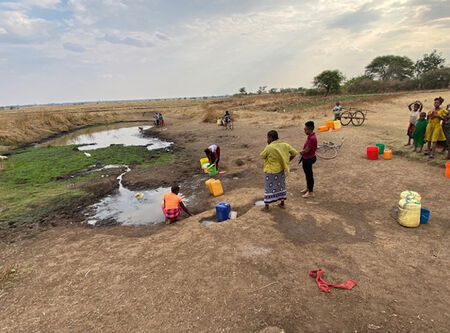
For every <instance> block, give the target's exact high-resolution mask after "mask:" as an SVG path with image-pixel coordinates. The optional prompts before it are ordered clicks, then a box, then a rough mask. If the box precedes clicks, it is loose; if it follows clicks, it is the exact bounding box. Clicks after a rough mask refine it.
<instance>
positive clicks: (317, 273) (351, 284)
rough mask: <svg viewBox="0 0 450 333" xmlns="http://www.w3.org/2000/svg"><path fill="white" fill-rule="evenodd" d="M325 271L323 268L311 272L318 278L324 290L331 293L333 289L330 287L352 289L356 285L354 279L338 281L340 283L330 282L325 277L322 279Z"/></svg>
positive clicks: (317, 280)
mask: <svg viewBox="0 0 450 333" xmlns="http://www.w3.org/2000/svg"><path fill="white" fill-rule="evenodd" d="M323 273H324V271H323V270H322V269H321V268H319V269H317V270H314V271H310V272H309V276H310V277H312V278H313V279H315V280H316V283H317V286H318V287H319V289H320V290H322V291H323V292H326V293H331V290H330V288H328V287H334V288H341V289H352V288H353V287H354V286H356V282H355V281H353V280H348V281H347V282H345V283H338V284H335V283H329V282H327V281H325V280H324V279H322V275H323Z"/></svg>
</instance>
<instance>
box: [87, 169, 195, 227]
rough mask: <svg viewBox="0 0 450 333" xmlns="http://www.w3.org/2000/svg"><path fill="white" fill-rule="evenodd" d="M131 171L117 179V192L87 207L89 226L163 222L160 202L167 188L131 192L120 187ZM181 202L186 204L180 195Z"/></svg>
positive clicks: (167, 190) (168, 189)
mask: <svg viewBox="0 0 450 333" xmlns="http://www.w3.org/2000/svg"><path fill="white" fill-rule="evenodd" d="M130 171H131V169H130V168H128V167H127V170H126V171H125V172H124V173H122V174H121V175H120V176H119V177H117V179H118V181H119V191H118V193H117V194H114V195H109V196H107V197H105V198H103V199H102V200H101V201H100V202H98V203H96V204H94V205H92V206H90V207H88V209H87V211H86V216H88V219H87V221H86V222H87V223H88V224H90V225H94V226H95V225H107V224H116V223H119V224H122V225H152V224H158V223H161V222H164V214H163V212H162V209H161V201H162V200H163V196H164V193H166V192H169V191H170V188H169V187H167V188H166V187H160V188H157V189H154V190H149V191H131V190H129V189H127V188H125V187H124V186H123V185H122V178H123V176H124V175H125V174H126V173H127V172H130ZM180 196H181V197H182V198H183V201H185V202H187V201H188V200H186V199H185V198H184V197H183V195H182V194H180Z"/></svg>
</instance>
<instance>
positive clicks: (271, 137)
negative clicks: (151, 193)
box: [155, 97, 450, 223]
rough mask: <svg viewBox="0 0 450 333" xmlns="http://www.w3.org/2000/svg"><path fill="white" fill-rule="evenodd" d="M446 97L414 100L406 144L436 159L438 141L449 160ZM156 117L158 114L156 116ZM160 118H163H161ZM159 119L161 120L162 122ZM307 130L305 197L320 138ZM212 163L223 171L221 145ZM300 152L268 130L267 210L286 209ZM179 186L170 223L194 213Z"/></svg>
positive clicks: (169, 207) (210, 153) (170, 205)
mask: <svg viewBox="0 0 450 333" xmlns="http://www.w3.org/2000/svg"><path fill="white" fill-rule="evenodd" d="M443 102H444V99H443V98H442V97H436V98H435V99H434V109H433V110H430V111H428V113H426V112H423V111H422V109H423V104H422V102H420V101H415V102H412V103H411V104H409V105H408V109H409V111H410V116H409V125H408V131H407V134H408V142H407V144H406V145H405V146H409V145H411V142H413V146H414V151H415V152H421V151H422V148H423V145H424V144H425V142H426V143H427V149H426V151H425V155H428V156H429V157H430V158H433V157H434V155H435V152H436V146H437V144H438V143H440V144H441V145H443V146H444V149H443V151H445V150H446V149H447V157H446V159H450V149H449V148H450V112H449V111H450V104H449V105H447V107H446V109H444V108H442V107H441V106H442V104H443ZM341 111H342V107H341V105H340V103H339V102H337V103H336V105H335V107H334V108H333V112H334V115H335V119H336V120H338V119H340V115H341ZM155 119H156V116H155ZM158 119H159V118H158ZM161 119H162V116H161ZM161 119H159V121H161ZM223 120H224V121H229V120H230V115H229V113H228V111H227V112H226V113H225V116H224V117H223ZM304 132H305V134H306V136H307V139H306V141H305V144H304V145H303V149H302V150H301V151H300V158H299V160H298V164H302V168H303V171H304V173H305V178H306V188H305V189H304V190H302V191H301V193H302V194H303V195H302V197H304V198H310V197H314V173H313V164H314V163H315V162H316V150H317V137H316V135H315V133H314V122H313V121H307V122H306V123H305V127H304ZM204 152H205V154H206V156H207V157H208V161H209V163H210V165H215V166H216V169H217V170H219V162H220V147H219V146H218V145H217V144H213V145H210V146H209V147H208V148H206V149H205V151H204ZM298 154H299V152H297V151H296V150H295V149H294V148H293V147H292V146H291V145H289V144H288V143H286V142H282V141H280V139H279V137H278V132H277V131H275V130H271V131H269V132H268V133H267V146H266V147H265V149H264V151H263V152H262V153H261V154H260V155H261V158H262V159H263V160H264V179H265V186H264V208H263V210H264V211H268V210H269V209H270V204H272V203H275V202H279V203H278V206H279V207H281V208H284V206H285V200H286V199H287V190H286V174H287V173H289V169H290V168H289V165H290V162H291V161H292V160H293V159H294V158H295V157H296V156H297V155H298ZM179 191H180V188H179V186H173V187H172V190H171V193H166V194H165V195H164V200H163V206H162V208H163V211H164V215H165V216H166V223H171V222H174V221H176V220H177V219H178V217H179V216H180V215H181V212H182V210H184V211H185V212H186V213H187V214H188V215H189V216H191V215H192V214H191V213H190V212H189V210H188V209H187V208H186V206H185V205H184V204H183V202H182V200H181V197H180V196H179V195H178V192H179Z"/></svg>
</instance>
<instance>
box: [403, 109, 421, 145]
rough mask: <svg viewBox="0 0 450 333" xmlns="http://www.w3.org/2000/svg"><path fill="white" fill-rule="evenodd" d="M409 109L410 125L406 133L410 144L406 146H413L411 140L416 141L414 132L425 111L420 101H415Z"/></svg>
mask: <svg viewBox="0 0 450 333" xmlns="http://www.w3.org/2000/svg"><path fill="white" fill-rule="evenodd" d="M413 105H414V107H413ZM408 109H409V125H408V130H407V132H406V134H407V135H408V142H407V143H406V144H405V146H409V145H411V140H413V139H414V130H415V129H416V121H417V119H418V118H419V115H420V112H421V111H422V109H423V104H422V102H420V101H415V102H412V103H410V104H409V105H408Z"/></svg>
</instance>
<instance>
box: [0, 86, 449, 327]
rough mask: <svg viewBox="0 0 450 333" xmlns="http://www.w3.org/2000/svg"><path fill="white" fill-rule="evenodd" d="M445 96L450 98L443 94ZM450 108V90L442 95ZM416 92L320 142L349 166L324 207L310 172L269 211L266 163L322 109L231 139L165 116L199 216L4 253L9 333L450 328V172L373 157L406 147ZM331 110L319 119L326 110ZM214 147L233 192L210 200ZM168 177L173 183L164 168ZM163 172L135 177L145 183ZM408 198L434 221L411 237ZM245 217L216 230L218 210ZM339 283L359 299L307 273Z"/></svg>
mask: <svg viewBox="0 0 450 333" xmlns="http://www.w3.org/2000/svg"><path fill="white" fill-rule="evenodd" d="M441 94H442V93H441ZM442 95H443V97H446V99H447V100H448V99H450V93H448V92H446V93H444V94H442ZM433 96H434V94H432V93H426V94H415V95H405V96H401V97H398V98H396V99H392V100H385V101H381V102H380V103H378V104H372V105H367V107H370V108H371V109H375V110H377V111H378V112H377V113H376V114H374V115H371V117H370V118H369V120H368V122H367V124H365V125H364V126H363V127H361V128H355V127H348V128H344V129H343V130H342V131H340V132H335V133H331V132H330V133H325V134H320V135H319V140H327V139H333V140H337V139H339V138H340V137H341V136H345V138H346V141H345V144H344V146H343V147H342V150H341V151H340V153H339V156H338V158H336V159H335V160H331V161H323V160H319V161H318V162H317V164H316V165H315V170H314V171H315V177H316V186H317V189H316V195H317V197H316V198H315V199H312V200H304V199H302V198H301V197H300V190H301V189H302V188H303V186H304V176H303V172H302V170H301V169H298V167H293V170H292V172H291V174H290V175H289V177H288V181H287V183H288V192H289V194H288V195H289V200H288V202H287V203H288V208H287V209H285V210H281V209H279V208H278V207H273V208H272V209H271V211H270V212H269V213H264V212H261V211H260V209H259V207H255V206H254V205H253V204H254V202H255V201H256V200H259V199H261V198H262V195H263V177H262V161H260V159H259V156H258V154H259V152H260V151H262V149H263V148H264V145H265V134H266V132H267V131H268V130H269V129H272V128H275V129H277V130H278V131H279V133H280V136H281V138H282V139H286V141H288V142H290V143H291V144H293V145H294V146H295V147H297V148H298V147H300V146H301V145H302V144H303V142H304V139H305V137H304V134H303V131H302V130H301V128H302V127H301V126H302V124H303V122H304V121H305V120H307V119H309V118H313V119H315V120H317V121H319V120H320V121H322V118H323V113H322V112H318V111H317V110H311V111H310V112H309V113H306V114H304V115H303V114H302V115H297V114H293V113H286V114H284V113H268V112H260V113H257V112H254V113H253V114H249V115H246V116H245V117H244V116H243V117H241V118H240V119H239V121H238V122H236V126H235V129H234V130H233V131H229V132H227V131H223V130H220V129H218V128H217V127H216V126H214V125H212V124H204V123H200V122H199V121H197V120H195V119H180V117H178V116H169V117H168V118H167V123H168V124H169V126H168V128H167V130H166V131H163V132H161V133H160V134H161V135H162V136H165V137H168V138H173V139H175V141H176V144H177V145H178V146H179V147H182V151H180V156H182V158H180V160H179V161H178V162H177V163H178V165H177V169H176V171H173V169H171V171H170V172H173V178H174V179H176V180H177V181H181V182H183V181H184V182H187V183H189V184H197V185H196V186H194V185H192V186H191V187H189V188H186V191H188V192H189V193H190V194H195V195H196V199H195V200H197V201H199V202H201V204H199V205H196V210H197V213H199V214H197V215H196V216H194V217H192V218H189V219H185V220H183V221H181V222H179V223H177V224H175V225H171V226H169V227H163V228H156V229H155V228H146V227H140V228H135V227H111V228H97V229H90V228H86V227H83V226H79V225H75V224H72V225H70V224H66V225H65V226H62V227H57V228H53V229H50V230H46V231H45V232H42V233H39V234H37V235H35V236H33V237H32V238H29V239H22V240H20V241H17V242H15V243H12V244H2V245H1V248H0V262H1V266H2V267H12V266H16V267H17V268H18V271H19V273H18V274H17V276H16V279H15V280H14V281H13V282H12V283H10V284H8V285H7V286H6V287H5V288H3V289H2V290H0V308H1V309H2V311H0V331H2V332H3V331H4V332H13V331H58V332H60V331H71V332H86V331H94V332H100V331H108V332H123V331H133V332H134V331H137V332H149V331H150V332H160V331H163V332H182V331H193V332H217V331H231V332H257V331H259V330H261V329H263V328H265V327H268V326H278V327H280V328H283V329H284V330H285V331H286V332H305V331H306V332H323V331H346V332H347V331H348V332H350V331H358V332H360V331H362V332H367V331H373V330H379V331H383V332H384V331H391V332H392V331H394V332H395V331H413V332H423V331H434V332H446V331H448V329H449V327H450V312H449V308H450V301H449V298H448V295H450V283H449V282H448V281H449V278H450V274H449V270H448V267H450V253H449V250H448V243H449V233H448V229H449V222H450V218H449V216H450V208H449V205H448V200H447V196H448V193H450V181H449V180H448V179H446V178H444V169H443V168H442V165H443V162H442V165H440V166H439V165H434V164H429V163H427V162H422V161H416V160H411V159H407V158H403V157H399V156H395V155H394V158H393V159H392V160H391V161H383V160H379V161H367V160H366V159H365V147H366V145H367V144H373V143H374V142H379V141H380V140H383V141H384V142H386V143H388V144H390V145H392V146H393V148H395V149H397V150H400V149H403V148H401V146H402V145H403V144H404V141H405V142H406V135H405V131H406V124H407V121H408V113H407V111H406V110H405V109H406V107H405V105H407V104H408V103H407V102H409V101H410V100H414V99H417V98H420V99H422V100H424V99H426V101H425V104H426V105H431V98H432V97H433ZM322 109H323V108H322ZM211 143H217V144H219V145H221V147H222V155H223V168H224V169H225V170H227V174H226V175H224V177H221V179H222V180H223V183H224V189H225V195H224V196H223V197H220V198H217V199H216V198H211V197H209V196H208V195H207V194H205V192H206V189H205V187H204V184H202V182H203V181H204V180H205V178H204V176H203V175H202V174H201V173H199V168H198V159H199V158H200V157H201V155H202V154H201V152H202V151H203V149H204V148H205V147H206V146H207V145H208V144H211ZM160 171H161V175H160V177H162V179H163V180H164V181H170V179H171V178H170V174H167V173H166V172H164V170H163V169H160ZM154 177H155V175H154V174H153V175H150V174H146V173H145V172H144V171H142V172H135V173H130V174H129V175H127V177H126V179H125V180H124V182H126V183H127V184H128V185H130V186H135V187H143V186H146V185H147V184H151V183H152V182H153V180H151V179H154ZM405 189H413V190H416V191H418V192H419V193H420V194H421V195H422V198H423V200H422V201H423V205H424V206H425V207H427V208H428V209H430V210H431V211H432V217H431V220H430V223H429V224H428V225H425V226H421V227H420V228H415V229H407V228H403V227H401V226H400V225H398V224H397V223H396V222H395V221H393V220H392V218H391V217H390V212H391V209H392V207H393V206H394V205H395V204H396V202H397V201H398V196H399V194H400V192H401V191H403V190H405ZM219 200H220V201H227V202H230V203H231V205H232V207H233V210H237V211H238V219H237V220H230V221H227V222H225V223H222V224H217V225H213V226H210V227H204V226H203V225H201V224H200V223H199V221H200V220H202V219H204V218H210V217H211V218H212V217H213V216H214V209H213V207H214V205H215V203H217V202H218V201H219ZM317 268H323V269H324V270H325V279H327V280H329V281H332V282H344V281H346V280H348V279H352V280H355V281H357V283H358V286H357V287H355V288H354V289H352V290H349V291H347V290H333V291H332V293H331V294H325V293H322V292H319V291H318V289H317V286H316V284H315V282H314V280H313V279H311V278H310V277H309V276H308V271H309V270H311V269H317Z"/></svg>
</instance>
